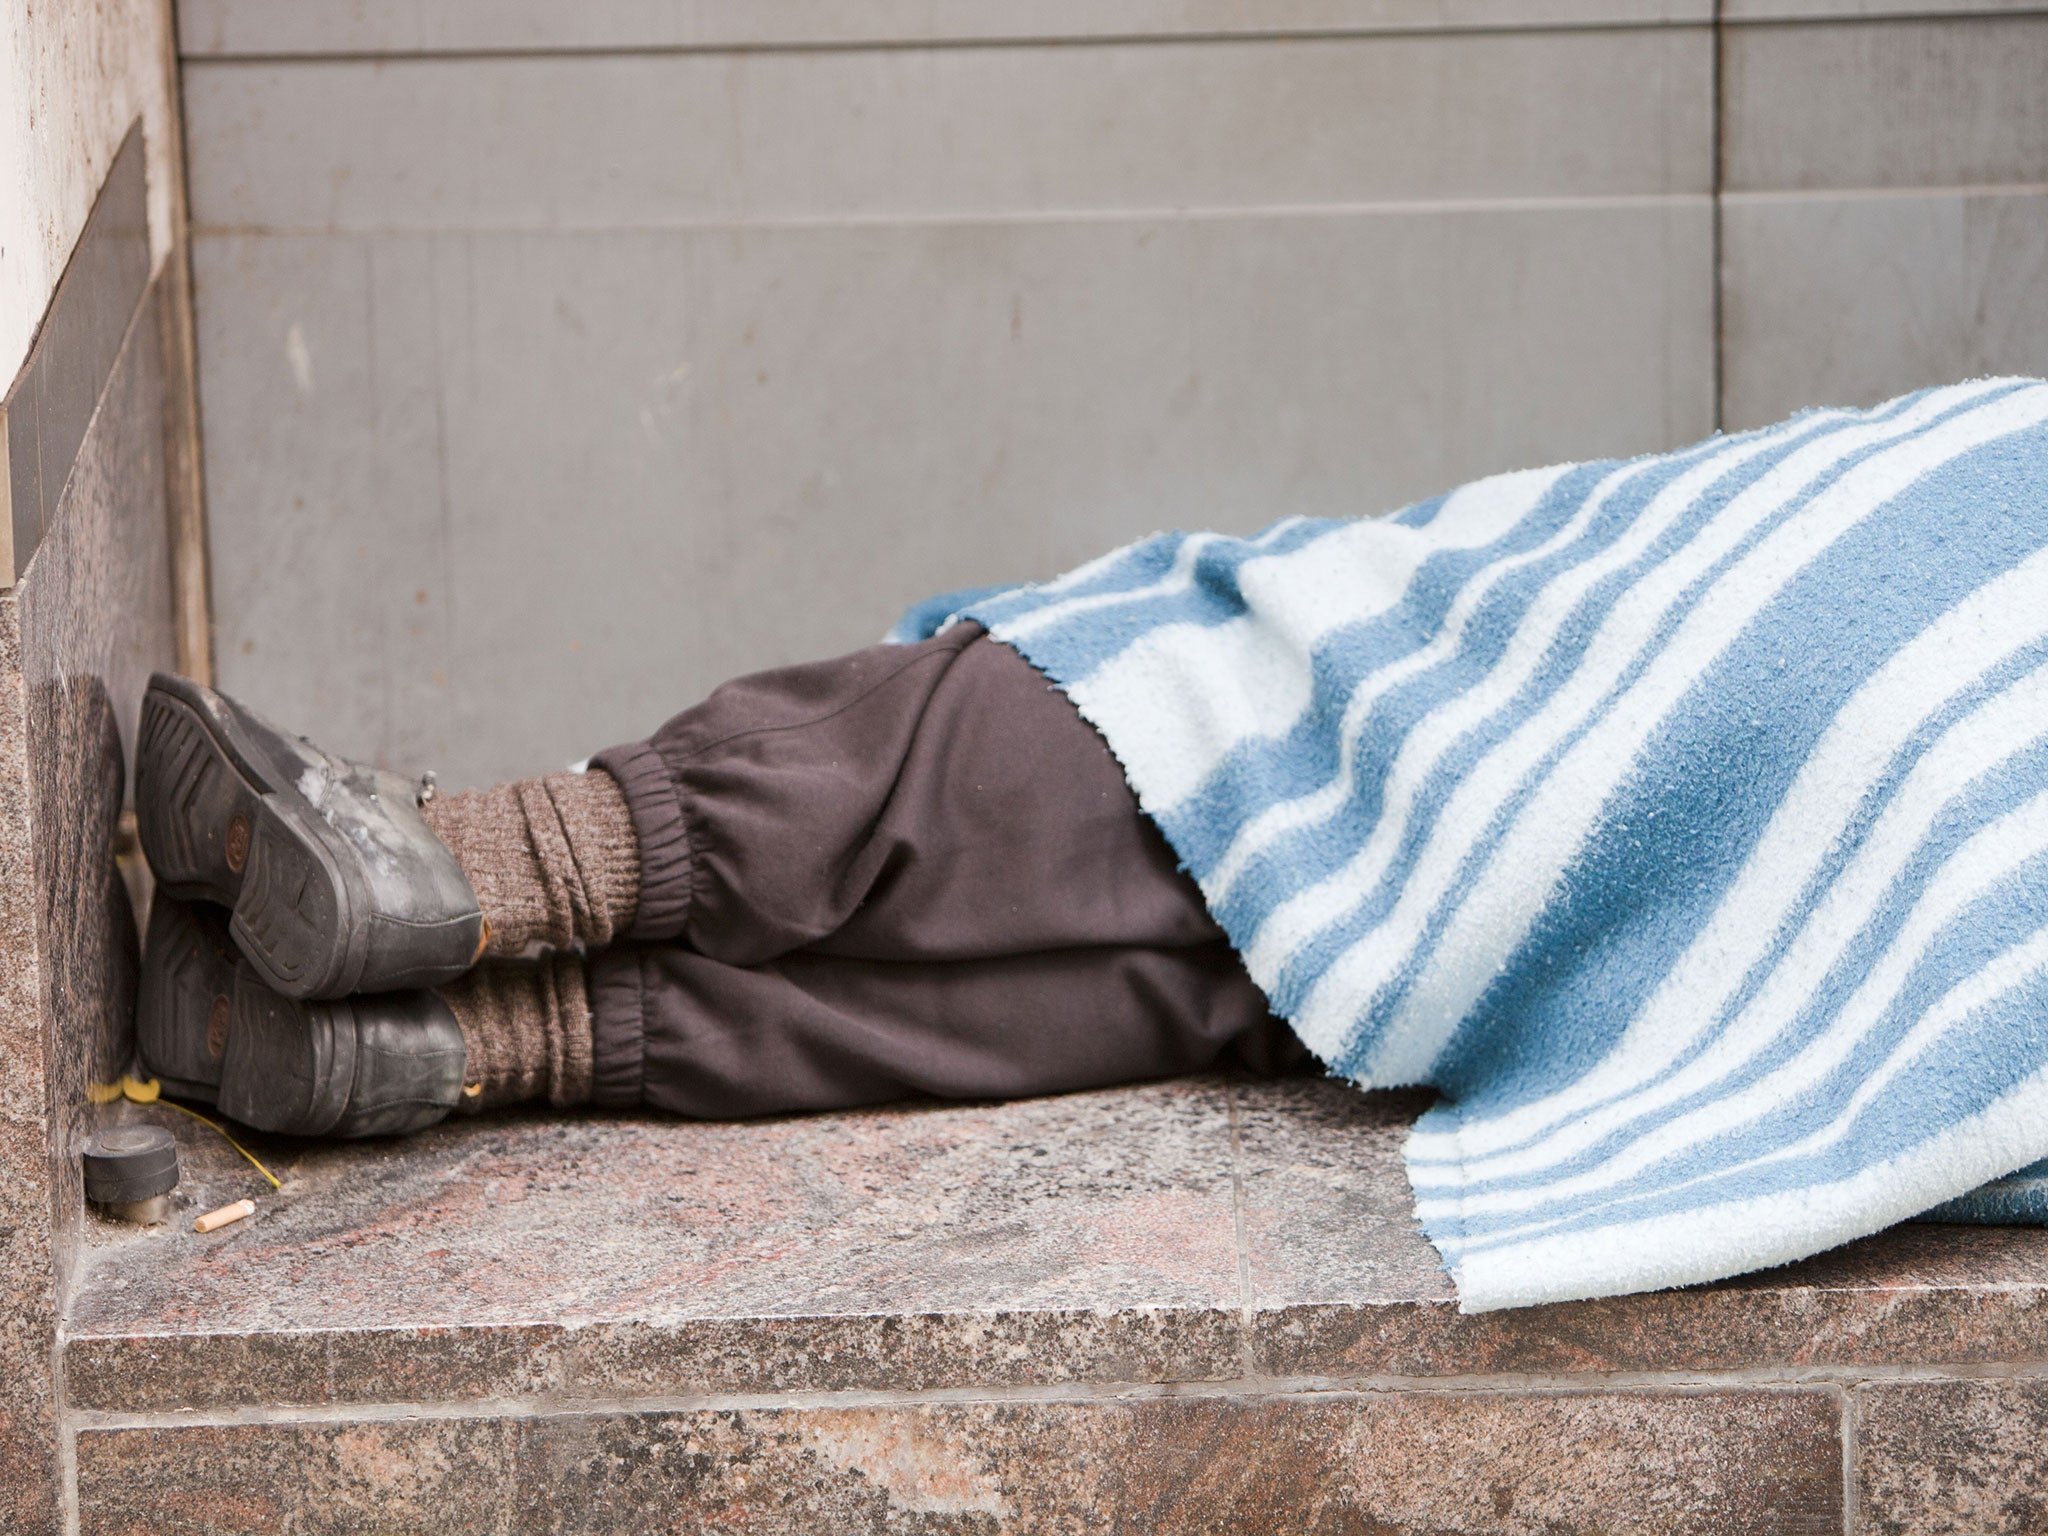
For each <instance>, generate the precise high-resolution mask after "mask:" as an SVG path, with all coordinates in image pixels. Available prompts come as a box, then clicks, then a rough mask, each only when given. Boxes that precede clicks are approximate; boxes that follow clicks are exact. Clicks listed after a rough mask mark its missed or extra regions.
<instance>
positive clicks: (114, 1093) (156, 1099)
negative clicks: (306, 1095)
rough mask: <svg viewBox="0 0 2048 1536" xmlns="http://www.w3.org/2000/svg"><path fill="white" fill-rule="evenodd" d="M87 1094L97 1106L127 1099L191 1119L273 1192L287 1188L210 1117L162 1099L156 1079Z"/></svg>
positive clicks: (123, 1082)
mask: <svg viewBox="0 0 2048 1536" xmlns="http://www.w3.org/2000/svg"><path fill="white" fill-rule="evenodd" d="M85 1092H86V1097H87V1098H89V1099H91V1100H92V1101H93V1103H95V1104H111V1103H112V1102H113V1101H114V1100H115V1099H126V1100H128V1102H129V1103H131V1104H160V1105H162V1106H163V1107H164V1108H165V1109H175V1110H176V1111H177V1112H178V1113H179V1114H181V1115H190V1116H191V1117H192V1118H193V1119H194V1120H197V1121H198V1122H199V1123H200V1124H201V1125H203V1126H206V1127H207V1128H208V1129H209V1130H211V1131H212V1132H213V1133H214V1134H215V1135H217V1136H218V1137H220V1139H221V1140H222V1141H224V1142H226V1143H227V1144H228V1145H229V1146H231V1147H233V1148H234V1149H235V1150H236V1151H237V1152H239V1153H241V1154H242V1156H244V1157H246V1158H247V1159H249V1165H250V1166H251V1167H252V1168H254V1169H255V1170H256V1171H257V1172H258V1173H260V1174H262V1175H263V1177H264V1178H266V1179H268V1180H269V1181H270V1187H271V1188H272V1189H282V1188H284V1186H283V1185H282V1184H280V1183H279V1182H278V1178H277V1175H276V1174H274V1173H272V1172H271V1171H270V1170H269V1169H268V1168H266V1167H264V1166H263V1164H262V1163H261V1162H260V1161H258V1159H257V1157H256V1154H255V1153H254V1152H251V1151H250V1150H249V1149H248V1148H247V1147H245V1146H243V1145H242V1144H241V1143H240V1142H239V1141H237V1140H235V1138H234V1137H232V1136H230V1135H229V1134H228V1133H227V1130H226V1128H225V1127H223V1126H221V1125H218V1124H216V1123H215V1122H214V1121H212V1120H209V1119H207V1118H206V1116H204V1115H202V1114H201V1113H199V1111H198V1110H196V1109H187V1108H186V1107H185V1106H184V1105H182V1104H174V1103H172V1102H171V1101H170V1100H169V1099H166V1098H164V1097H162V1094H163V1085H162V1084H161V1083H159V1082H158V1081H157V1080H156V1079H155V1078H153V1077H152V1078H151V1079H150V1080H149V1081H148V1082H146V1083H138V1082H137V1081H136V1080H135V1079H134V1078H132V1077H124V1078H122V1079H121V1081H120V1082H118V1083H107V1084H100V1083H94V1084H92V1085H91V1086H90V1087H88V1088H87V1089H86V1091H85Z"/></svg>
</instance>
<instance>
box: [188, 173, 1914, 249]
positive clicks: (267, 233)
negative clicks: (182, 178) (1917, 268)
mask: <svg viewBox="0 0 2048 1536" xmlns="http://www.w3.org/2000/svg"><path fill="white" fill-rule="evenodd" d="M1944 190H1945V189H1944ZM1713 198H1714V191H1713V188H1712V187H1711V186H1708V187H1705V188H1702V189H1701V190H1699V191H1693V192H1560V193H1555V194H1533V195H1532V194H1524V195H1520V196H1514V195H1507V194H1501V195H1493V194H1480V195H1475V196H1470V197H1409V198H1401V197H1386V198H1368V199H1353V200H1349V201H1345V200H1332V201H1329V202H1315V203H1290V202H1271V203H1153V204H1123V203H1120V204H1116V205H1114V206H1110V205H1105V206H1103V207H1099V208H1088V207H1076V208H1021V209H1004V208H986V209H961V210H955V211H917V210H910V209H906V210H903V211H900V212H894V213H890V212H883V213H861V212H856V211H854V210H851V209H848V210H844V211H841V212H828V213H767V214H760V215H754V214H744V213H737V212H735V213H729V214H712V215H705V216H702V217H688V216H685V217H677V218H658V217H657V218H648V219H641V220H636V221H634V222H632V223H616V222H603V221H591V222H587V223H586V222H579V221H577V220H574V219H560V220H554V221H551V222H547V223H530V224H515V223H504V224H489V223H481V222H451V223H445V224H373V223H364V224H335V223H329V224H261V223H258V224H235V223H207V222H204V221H201V222H195V223H194V224H193V226H192V235H193V238H194V240H195V241H196V240H218V239H224V238H229V237H250V236H263V237H272V238H284V239H309V238H315V237H318V238H323V239H332V238H335V237H337V236H347V237H354V238H370V237H390V236H420V237H436V236H452V235H534V234H543V235H605V234H663V233H669V232H688V231H703V232H706V233H712V234H728V233H732V232H735V231H752V230H838V229H899V228H921V227H925V226H934V227H938V228H955V227H961V226H969V227H979V226H983V225H995V226H1002V225H1011V224H1024V225H1035V224H1143V223H1155V222H1168V223H1209V222H1229V221H1232V220H1244V219H1327V218H1364V217H1377V216H1384V217H1391V218H1403V217H1413V216H1414V215H1416V214H1459V213H1479V214H1485V213H1576V212H1604V211H1615V212H1626V211H1630V210H1636V209H1651V208H1690V207H1701V206H1707V205H1710V204H1711V203H1712V202H1713Z"/></svg>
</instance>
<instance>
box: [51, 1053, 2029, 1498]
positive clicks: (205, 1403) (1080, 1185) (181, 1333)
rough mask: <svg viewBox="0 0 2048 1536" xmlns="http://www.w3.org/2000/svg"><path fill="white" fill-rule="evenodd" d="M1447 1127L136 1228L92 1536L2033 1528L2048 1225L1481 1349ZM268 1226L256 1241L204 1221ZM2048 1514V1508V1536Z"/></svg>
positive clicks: (320, 1149)
mask: <svg viewBox="0 0 2048 1536" xmlns="http://www.w3.org/2000/svg"><path fill="white" fill-rule="evenodd" d="M1424 1102H1425V1100H1424V1099H1423V1098H1421V1097H1419V1096H1417V1095H1412V1094H1375V1095H1362V1094H1359V1093H1356V1092H1355V1091H1353V1090H1351V1089H1349V1088H1348V1087H1345V1086H1343V1085H1341V1084H1336V1083H1330V1082H1324V1081H1320V1080H1316V1079H1311V1078H1300V1079H1287V1080H1279V1081H1270V1080H1267V1081H1255V1080H1233V1079H1227V1078H1198V1079H1191V1080H1187V1081H1182V1082H1174V1083H1164V1084H1156V1085H1150V1086H1144V1087H1136V1088H1130V1089H1123V1090H1118V1091H1115V1092H1106V1093H1090V1094H1076V1095H1071V1096H1067V1097H1061V1098H1053V1099H1041V1100H1033V1101H1028V1102H1023V1103H1016V1104H1007V1105H968V1106H947V1107H918V1108H896V1109H890V1110H886V1111H877V1112H870V1113H860V1114H849V1115H835V1116H819V1117H810V1118H801V1119H788V1120H778V1121H768V1122H759V1123H752V1124H693V1123H686V1122H677V1121H670V1120H643V1119H620V1118H604V1117H589V1118H574V1119H570V1118H562V1117H551V1116H540V1115H534V1116H506V1117H490V1118H485V1119H480V1120H476V1121H469V1122H464V1123H459V1124H452V1125H448V1126H444V1127H441V1128H439V1129H437V1130H435V1131H433V1132H430V1133H428V1134H426V1135H423V1136H419V1137H415V1138H412V1139H410V1140H406V1141H399V1142H389V1143H381V1144H372V1145H355V1146H313V1147H300V1146H294V1145H292V1144H290V1143H284V1142H271V1143H265V1144H263V1145H262V1146H260V1147H258V1148H257V1150H258V1152H259V1155H264V1156H265V1157H266V1160H270V1159H274V1162H272V1166H273V1168H274V1170H275V1171H276V1172H277V1173H278V1174H279V1175H280V1177H281V1178H282V1179H283V1181H284V1188H283V1189H282V1190H281V1191H280V1192H278V1193H275V1194H272V1193H270V1192H269V1191H268V1190H267V1188H266V1187H265V1186H263V1185H262V1184H261V1183H260V1182H259V1181H258V1180H256V1178H255V1175H254V1174H253V1171H252V1170H250V1169H249V1168H248V1166H247V1165H246V1164H245V1163H242V1162H241V1161H240V1159H239V1158H237V1157H235V1155H234V1154H233V1153H232V1152H231V1151H230V1150H229V1149H228V1148H227V1147H226V1146H225V1145H224V1144H223V1143H221V1142H220V1141H219V1140H218V1138H216V1137H214V1136H213V1135H212V1134H211V1133H210V1132H208V1131H206V1130H205V1129H203V1128H201V1127H198V1126H196V1125H194V1124H193V1123H192V1122H190V1121H188V1120H185V1119H184V1118H183V1117H182V1116H176V1115H174V1114H172V1113H171V1112H169V1111H166V1110H163V1109H138V1110H136V1111H135V1113H137V1114H139V1115H144V1116H154V1117H157V1118H160V1119H161V1120H162V1121H164V1122H165V1123H171V1122H177V1123H175V1124H174V1125H173V1128H174V1129H175V1130H177V1131H178V1132H179V1134H180V1137H181V1142H182V1149H183V1152H184V1155H185V1166H186V1180H185V1184H184V1186H183V1188H182V1189H181V1191H180V1199H181V1200H182V1201H183V1202H184V1205H185V1206H186V1210H185V1212H184V1215H183V1217H182V1218H181V1219H178V1220H175V1221H173V1222H172V1223H171V1224H170V1225H168V1226H166V1227H161V1228H155V1229H149V1230H147V1231H137V1230H135V1229H125V1228H117V1227H114V1226H111V1225H107V1224H98V1225H95V1226H94V1227H93V1229H92V1232H91V1234H90V1242H89V1246H88V1250H87V1253H86V1256H85V1259H84V1261H83V1264H82V1266H81V1272H80V1280H79V1284H78V1286H77V1288H76V1291H75V1294H74V1296H73V1298H72V1301H71V1304H70V1306H69V1308H68V1312H67V1317H66V1320H65V1324H64V1329H63V1337H62V1344H61V1355H62V1370H63V1379H64V1396H65V1409H64V1426H65V1434H66V1437H67V1441H68V1443H69V1444H70V1445H71V1447H72V1453H73V1455H74V1457H75V1465H76V1476H77V1490H78V1501H79V1514H80V1528H81V1529H82V1530H83V1531H85V1532H99V1531H107V1532H114V1531H120V1532H127V1531H134V1530H148V1531H151V1532H186V1531H192V1532H200V1531H205V1532H224V1531H241V1530H249V1531H268V1530H290V1531H295V1532H296V1531H329V1530H332V1531H357V1530H364V1529H376V1530H379V1531H413V1530H418V1531H435V1532H467V1531H472V1530H474V1531H494V1532H505V1531H521V1532H524V1531H551V1532H552V1531H565V1532H566V1531H593V1532H595V1531H603V1532H620V1533H629V1532H639V1531H670V1530H675V1531H684V1530H691V1531H695V1530H734V1531H739V1530H744V1531H748V1532H763V1531H778V1532H779V1531H790V1532H819V1531H839V1530H847V1531H870V1530H872V1531H896V1530H916V1531H956V1530H958V1531H991V1532H994V1531H1002V1532H1010V1531H1075V1530H1092V1529H1115V1530H1129V1531H1174V1532H1185V1531H1207V1530H1217V1531H1225V1530H1228V1531H1250V1530H1274V1531H1294V1530H1302V1531H1325V1530H1327V1531H1331V1532H1337V1531H1345V1532H1353V1531H1357V1532H1364V1531H1373V1532H1411V1531H1412V1532H1425V1531H1426V1532H1463V1531H1475V1532H1476V1531H1529V1532H1556V1531H1580V1530H1585V1531H1591V1530H1599V1531H1604V1532H1622V1531H1680V1530H1683V1531H1722V1530H1726V1531H1743V1532H1773V1531H1785V1532H1793V1531H1797V1532H1819V1531H1828V1532H1835V1531H1842V1530H1845V1529H1847V1530H1861V1529H1869V1530H1873V1531H1875V1530H1884V1531H1920V1530H1927V1531H1933V1530H1998V1529H2014V1530H2020V1529H2030V1528H2032V1527H2030V1526H2028V1525H2027V1524H2026V1523H2025V1522H2026V1521H2027V1520H2028V1519H2032V1518H2037V1517H2038V1516H2039V1515H2040V1514H2041V1513H2042V1510H2043V1509H2044V1508H2048V1506H2043V1505H2041V1504H2038V1503H2036V1502H2034V1501H2035V1498H2036V1496H2035V1495H2034V1494H2033V1492H2032V1491H2031V1490H2033V1489H2034V1488H2036V1487H2038V1486H2041V1485H2042V1484H2043V1483H2044V1482H2048V1450H2044V1449H2040V1447H2044V1446H2048V1439H2044V1436H2043V1434H2042V1430H2043V1428H2044V1426H2048V1375H2044V1373H2043V1368H2042V1364H2041V1362H2043V1361H2048V1233H2044V1232H2041V1231H2036V1230H2024V1229H2005V1228H1968V1227H1950V1226H1935V1225H1913V1226H1906V1227H1901V1228H1898V1229H1895V1230H1894V1231H1891V1232H1888V1233H1884V1234H1880V1235H1879V1236H1877V1237H1874V1238H1871V1239H1867V1240H1865V1241H1863V1242H1861V1243H1857V1244H1853V1245H1851V1246H1849V1247H1846V1248H1843V1249H1840V1250H1838V1251H1836V1252H1834V1253H1831V1254H1828V1255H1824V1256H1822V1257H1821V1258H1818V1259H1815V1260H1811V1261H1809V1262H1807V1263H1804V1264H1801V1265H1797V1266H1793V1267H1790V1268H1786V1269H1780V1270H1776V1271H1772V1272H1770V1273H1767V1274H1764V1275H1758V1276H1751V1277H1747V1278H1745V1279H1743V1280H1740V1281H1735V1282H1729V1283H1725V1284H1720V1285H1714V1286H1706V1287H1698V1288H1694V1289H1690V1290H1686V1291H1678V1292H1667V1293H1662V1294H1658V1295H1651V1296H1641V1297H1628V1298H1621V1299H1617V1300H1611V1301H1600V1302H1584V1303H1574V1304H1570V1305H1564V1306H1553V1307H1542V1308H1534V1309H1529V1310H1526V1311H1518V1312H1507V1313H1494V1314H1488V1315H1482V1316H1476V1317H1468V1316H1463V1315H1461V1314H1460V1313H1459V1312H1458V1311H1457V1308H1456V1304H1455V1301H1454V1299H1453V1294H1452V1290H1451V1286H1450V1283H1449V1281H1448V1279H1447V1278H1446V1277H1445V1276H1444V1275H1443V1274H1442V1272H1441V1271H1440V1269H1439V1268H1438V1266H1437V1262H1436V1258H1435V1255H1434V1252H1433V1250H1432V1249H1431V1248H1430V1247H1429V1245H1428V1244H1427V1243H1426V1242H1425V1241H1424V1240H1423V1238H1422V1236H1421V1234H1420V1232H1419V1231H1418V1230H1417V1228H1416V1226H1415V1224H1414V1222H1413V1219H1412V1217H1411V1215H1410V1211H1409V1201H1408V1191H1407V1185H1406V1181H1405V1179H1404V1178H1403V1176H1402V1173H1401V1169H1400V1165H1399V1156H1398V1154H1399V1146H1400V1141H1401V1137H1402V1135H1403V1134H1404V1133H1405V1130H1406V1127H1407V1125H1408V1124H1409V1122H1410V1121H1411V1120H1412V1119H1413V1117H1414V1116H1415V1115H1416V1114H1417V1113H1419V1111H1420V1109H1421V1108H1422V1106H1423V1104H1424ZM244 1195H255V1196H257V1197H258V1204H259V1211H258V1214H257V1215H256V1216H255V1217H254V1218H252V1219H250V1220H248V1221H245V1222H242V1223H240V1224H238V1225H236V1226H232V1227H229V1228H226V1229H224V1230H223V1231H221V1232H218V1233H214V1234H212V1235H210V1236H205V1237H202V1236H199V1235H197V1234H195V1233H194V1232H193V1231H192V1230H191V1224H190V1220H189V1216H190V1214H191V1212H192V1211H195V1210H201V1209H206V1208H209V1207H210V1206H212V1205H217V1204H221V1203H224V1202H226V1201H228V1200H231V1199H235V1198H239V1197H241V1196H244ZM2030 1510H2031V1511H2032V1512H2033V1513H2032V1514H2031V1515H2030V1514H2029V1513H2028V1511H2030Z"/></svg>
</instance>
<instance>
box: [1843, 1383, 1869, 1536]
mask: <svg viewBox="0 0 2048 1536" xmlns="http://www.w3.org/2000/svg"><path fill="white" fill-rule="evenodd" d="M1837 1390H1838V1391H1839V1392H1840V1393H1841V1407H1840V1410H1839V1411H1840V1417H1841V1424H1842V1536H1858V1532H1859V1531H1860V1529H1861V1527H1862V1524H1863V1489H1862V1485H1861V1484H1860V1483H1859V1482H1858V1480H1857V1475H1856V1441H1857V1436H1858V1435H1859V1434H1860V1432H1861V1431H1860V1429H1859V1427H1858V1425H1857V1422H1856V1384H1855V1383H1854V1382H1848V1383H1845V1384H1844V1385H1843V1386H1841V1387H1840V1388H1838V1389H1837Z"/></svg>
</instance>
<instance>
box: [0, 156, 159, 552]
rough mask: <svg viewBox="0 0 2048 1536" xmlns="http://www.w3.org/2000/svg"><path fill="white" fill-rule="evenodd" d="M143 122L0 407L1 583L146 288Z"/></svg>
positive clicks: (82, 428)
mask: <svg viewBox="0 0 2048 1536" xmlns="http://www.w3.org/2000/svg"><path fill="white" fill-rule="evenodd" d="M143 160H144V156H143V145H142V124H141V121H140V120H139V119H138V120H137V122H136V123H135V125H134V126H133V127H132V128H130V129H129V130H128V136H127V138H125V139H124V140H122V142H121V148H120V150H119V151H118V152H117V153H116V154H115V156H114V164H113V167H112V168H111V169H110V170H109V171H108V172H107V179H106V181H105V182H104V183H103V184H102V186H101V187H100V195H99V198H98V200H97V201H96V202H95V203H94V204H93V210H92V215H91V217H90V218H89V219H88V220H87V221H86V226H85V231H84V233H83V234H81V235H80V236H79V239H78V245H77V248H76V249H75V250H74V251H73V252H72V254H71V260H70V262H69V264H67V265H66V267H65V268H64V276H63V278H62V279H61V280H60V281H59V282H58V284H57V292H56V295H55V296H54V297H53V298H52V299H51V301H50V308H49V311H48V312H47V314H46V315H45V316H44V318H43V324H42V328H41V329H40V330H39V331H38V332H37V333H36V339H35V343H34V345H33V346H31V347H30V349H29V354H28V361H27V362H25V363H23V364H22V368H21V372H20V373H19V374H18V375H17V376H16V377H15V380H14V383H13V385H12V386H11V387H10V388H9V389H8V391H7V398H6V400H5V402H4V404H0V458H4V460H5V466H4V467H5V471H6V472H5V475H4V476H0V537H4V538H6V539H8V540H9V541H10V543H11V551H10V552H9V556H8V558H5V559H0V584H4V585H5V586H12V585H13V584H14V582H15V581H16V580H17V579H18V578H19V577H20V575H21V573H22V572H23V571H25V570H27V569H28V563H29V560H30V559H31V558H32V557H33V556H34V555H35V552H36V550H37V548H38V547H39V546H40V545H41V544H42V541H43V537H44V535H45V534H47V533H48V532H49V530H50V527H51V525H52V523H53V522H54V520H55V514H56V510H57V501H58V498H59V497H60V496H62V495H63V493H64V486H65V484H66V482H67V481H69V479H70V478H71V470H72V466H73V465H74V464H75V463H76V462H77V459H78V450H79V447H80V445H81V444H82V443H84V441H85V432H86V427H87V426H88V425H89V424H90V423H91V421H92V418H93V413H94V411H96V410H97V409H98V408H99V402H100V397H101V396H102V395H103V394H104V393H105V392H106V388H107V384H108V381H109V380H110V379H111V378H112V377H113V372H114V363H115V360H116V359H117V358H118V357H119V356H120V355H121V343H122V339H123V338H124V337H125V336H126V335H127V334H128V329H129V327H130V326H131V325H132V324H134V323H135V321H136V319H137V317H138V316H139V314H140V313H141V310H142V307H143V299H144V296H145V294H146V292H147V289H148V286H149V270H150V261H149V200H148V185H147V177H146V175H145V173H144V168H143Z"/></svg>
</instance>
